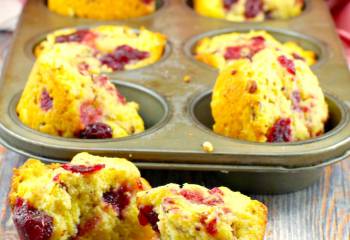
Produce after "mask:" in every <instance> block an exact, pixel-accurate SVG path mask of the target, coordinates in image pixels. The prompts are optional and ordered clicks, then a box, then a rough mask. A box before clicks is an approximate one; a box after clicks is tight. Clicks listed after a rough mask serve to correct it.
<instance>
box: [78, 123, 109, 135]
mask: <svg viewBox="0 0 350 240" xmlns="http://www.w3.org/2000/svg"><path fill="white" fill-rule="evenodd" d="M112 132H113V131H112V128H111V127H110V126H109V125H107V124H105V123H101V122H97V123H91V124H89V125H87V126H86V127H85V128H84V129H83V130H81V131H80V132H79V134H78V137H79V138H83V139H104V138H112V137H113V134H112Z"/></svg>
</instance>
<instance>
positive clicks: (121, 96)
mask: <svg viewBox="0 0 350 240" xmlns="http://www.w3.org/2000/svg"><path fill="white" fill-rule="evenodd" d="M115 94H116V95H117V98H118V101H119V102H120V103H121V104H126V98H125V97H124V96H123V95H122V94H121V93H120V92H119V91H118V89H115Z"/></svg>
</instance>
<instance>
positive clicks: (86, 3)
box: [48, 0, 156, 19]
mask: <svg viewBox="0 0 350 240" xmlns="http://www.w3.org/2000/svg"><path fill="white" fill-rule="evenodd" d="M48 7H49V9H50V10H51V11H53V12H56V13H59V14H62V15H66V16H71V17H83V18H93V19H126V18H133V17H140V16H145V15H148V14H150V13H153V12H154V11H155V10H156V1H155V0H118V1H113V0H48Z"/></svg>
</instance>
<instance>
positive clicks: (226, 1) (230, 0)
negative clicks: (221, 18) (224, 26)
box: [222, 0, 238, 11]
mask: <svg viewBox="0 0 350 240" xmlns="http://www.w3.org/2000/svg"><path fill="white" fill-rule="evenodd" d="M237 2H238V0H223V2H222V3H223V5H224V8H225V10H226V11H229V10H230V9H231V8H232V5H233V4H235V3H237Z"/></svg>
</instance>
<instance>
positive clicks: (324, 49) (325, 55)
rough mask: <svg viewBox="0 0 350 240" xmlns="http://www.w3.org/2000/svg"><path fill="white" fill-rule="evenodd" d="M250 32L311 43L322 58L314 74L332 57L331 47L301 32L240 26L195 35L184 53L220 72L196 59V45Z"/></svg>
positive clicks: (201, 64) (187, 41) (194, 60)
mask: <svg viewBox="0 0 350 240" xmlns="http://www.w3.org/2000/svg"><path fill="white" fill-rule="evenodd" d="M250 31H266V32H267V33H268V34H270V35H272V36H273V37H274V38H276V37H275V36H274V34H276V33H277V34H283V35H285V36H287V37H291V38H293V39H300V40H303V41H307V42H309V43H311V44H312V45H314V46H316V47H317V48H319V50H320V55H321V56H319V55H318V56H317V62H316V63H315V64H313V65H311V66H310V68H311V69H312V70H313V72H314V70H316V69H319V68H320V67H322V66H323V65H325V64H326V63H327V62H328V60H329V57H330V52H329V47H328V45H327V44H326V43H325V42H323V41H322V40H320V39H318V38H316V37H313V36H311V35H308V34H304V33H301V32H299V31H295V30H287V29H283V28H277V27H267V26H255V27H246V26H240V27H230V28H227V27H225V28H220V29H215V30H210V31H206V32H202V33H200V34H195V35H193V36H191V37H190V38H188V39H187V40H186V41H185V42H184V46H183V51H184V53H185V55H186V57H187V58H189V59H190V60H191V61H192V62H194V63H196V64H198V65H200V66H201V67H204V66H205V67H206V68H207V69H208V70H210V71H218V69H216V68H215V67H213V66H211V65H209V64H206V63H204V62H202V61H199V60H197V59H196V58H195V55H194V52H193V50H194V48H195V47H196V45H197V44H198V42H199V41H200V40H202V39H204V38H206V37H215V36H219V35H222V34H229V33H235V32H239V33H248V32H250ZM276 40H277V41H279V40H278V39H276ZM290 41H293V40H292V39H291V40H290ZM279 42H280V41H279ZM282 43H283V42H282ZM302 48H303V49H304V50H310V49H305V48H304V47H302ZM311 51H313V50H311ZM313 52H314V51H313Z"/></svg>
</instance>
